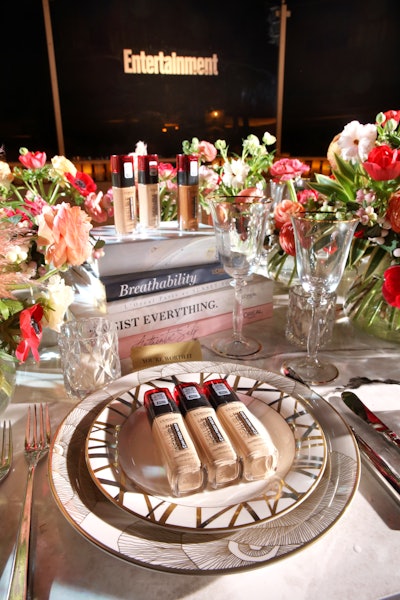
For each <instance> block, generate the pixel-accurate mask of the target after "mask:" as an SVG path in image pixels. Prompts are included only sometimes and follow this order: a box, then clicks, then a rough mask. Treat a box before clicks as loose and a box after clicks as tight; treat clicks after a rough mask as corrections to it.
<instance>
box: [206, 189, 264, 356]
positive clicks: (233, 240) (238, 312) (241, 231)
mask: <svg viewBox="0 0 400 600" xmlns="http://www.w3.org/2000/svg"><path fill="white" fill-rule="evenodd" d="M270 206H271V200H270V199H267V198H265V197H261V196H223V197H222V196H221V197H219V198H215V199H213V200H211V201H210V207H211V215H212V219H213V224H214V231H215V236H216V244H217V250H218V255H219V259H220V261H221V264H222V266H223V268H224V270H225V271H226V272H227V273H228V274H229V275H230V276H231V277H232V278H233V281H232V285H233V286H234V289H235V300H234V308H233V319H232V323H233V332H232V333H231V334H229V335H228V336H226V337H223V338H220V339H218V340H217V341H215V342H214V344H213V345H212V348H213V350H214V351H215V352H217V353H218V354H221V355H222V356H228V357H232V358H245V357H246V356H251V355H252V354H256V353H257V352H258V351H259V350H260V349H261V344H260V342H258V341H257V340H255V339H252V338H248V337H245V336H244V335H243V304H242V290H243V287H244V286H245V285H246V279H248V277H249V276H250V275H251V274H252V272H253V270H254V267H255V266H256V265H257V263H258V261H259V259H260V256H261V252H262V248H263V242H264V238H265V228H266V223H267V217H268V213H269V210H270Z"/></svg>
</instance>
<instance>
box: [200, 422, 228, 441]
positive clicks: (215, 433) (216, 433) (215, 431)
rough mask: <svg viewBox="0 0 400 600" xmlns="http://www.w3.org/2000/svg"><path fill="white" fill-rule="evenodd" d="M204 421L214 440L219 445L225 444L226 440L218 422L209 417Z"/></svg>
mask: <svg viewBox="0 0 400 600" xmlns="http://www.w3.org/2000/svg"><path fill="white" fill-rule="evenodd" d="M204 421H205V423H206V428H207V429H208V431H209V432H210V433H211V438H212V440H213V441H214V442H217V443H218V444H219V443H221V442H224V441H225V438H224V436H223V435H222V433H221V430H220V428H219V427H218V425H217V424H216V422H215V421H214V419H213V417H212V416H209V417H207V418H206V419H204Z"/></svg>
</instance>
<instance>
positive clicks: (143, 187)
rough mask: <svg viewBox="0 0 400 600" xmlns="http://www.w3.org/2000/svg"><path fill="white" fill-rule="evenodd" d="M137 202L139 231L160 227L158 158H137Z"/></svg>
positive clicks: (151, 156) (148, 156)
mask: <svg viewBox="0 0 400 600" xmlns="http://www.w3.org/2000/svg"><path fill="white" fill-rule="evenodd" d="M137 180H138V186H137V191H138V200H139V222H140V227H141V229H157V227H159V225H160V212H161V209H160V197H159V187H158V156H157V154H145V155H141V154H139V156H138V173H137Z"/></svg>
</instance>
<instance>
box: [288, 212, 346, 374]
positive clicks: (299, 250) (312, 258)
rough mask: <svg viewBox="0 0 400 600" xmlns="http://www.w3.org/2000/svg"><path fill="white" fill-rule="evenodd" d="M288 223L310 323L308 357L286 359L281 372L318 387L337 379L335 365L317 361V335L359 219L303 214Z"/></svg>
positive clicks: (343, 266) (322, 324)
mask: <svg viewBox="0 0 400 600" xmlns="http://www.w3.org/2000/svg"><path fill="white" fill-rule="evenodd" d="M291 220H292V224H293V232H294V239H295V248H296V267H297V274H298V277H299V279H300V282H301V285H302V286H303V288H304V290H305V291H306V292H308V293H309V294H310V298H309V302H310V304H311V323H310V329H309V332H308V339H307V355H306V356H301V357H298V358H290V359H287V360H286V361H285V362H284V363H283V365H282V368H281V371H282V372H283V373H285V374H288V373H290V374H292V375H293V374H296V375H297V376H298V377H299V378H301V379H302V380H303V381H304V382H305V383H308V384H316V385H318V384H322V383H326V382H328V381H332V380H333V379H335V378H336V377H337V375H338V370H337V368H336V367H335V365H333V364H331V363H327V362H323V361H321V360H319V358H318V350H319V342H320V332H321V331H322V330H323V327H324V323H325V307H326V304H327V295H328V294H330V293H332V292H334V291H335V290H336V288H337V286H338V284H339V282H340V280H341V278H342V275H343V271H344V268H345V265H346V260H347V257H348V254H349V250H350V244H351V241H352V238H353V234H354V231H355V228H356V226H357V223H358V219H349V220H340V219H339V218H336V217H335V215H333V214H332V213H302V214H300V215H296V216H292V217H291Z"/></svg>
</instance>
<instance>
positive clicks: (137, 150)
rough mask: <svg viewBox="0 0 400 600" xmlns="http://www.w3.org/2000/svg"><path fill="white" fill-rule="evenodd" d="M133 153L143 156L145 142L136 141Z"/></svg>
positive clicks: (145, 149) (145, 148) (145, 150)
mask: <svg viewBox="0 0 400 600" xmlns="http://www.w3.org/2000/svg"><path fill="white" fill-rule="evenodd" d="M134 154H140V155H141V156H145V155H146V154H147V144H146V143H145V142H140V141H139V142H137V144H136V147H135V152H134Z"/></svg>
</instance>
